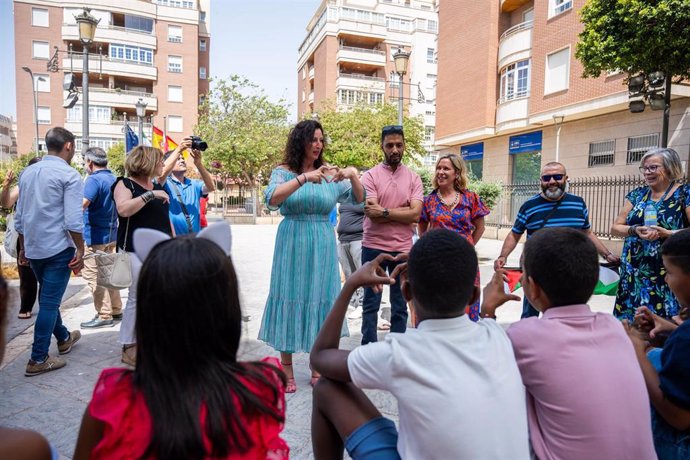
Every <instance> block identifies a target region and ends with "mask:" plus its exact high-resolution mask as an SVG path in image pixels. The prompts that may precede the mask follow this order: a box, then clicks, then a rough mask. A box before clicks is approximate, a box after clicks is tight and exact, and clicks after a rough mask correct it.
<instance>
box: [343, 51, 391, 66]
mask: <svg viewBox="0 0 690 460" xmlns="http://www.w3.org/2000/svg"><path fill="white" fill-rule="evenodd" d="M335 59H336V63H338V64H340V63H341V62H342V61H346V62H354V63H357V64H366V65H373V66H381V67H383V66H385V65H386V53H385V51H381V50H374V49H369V48H357V47H354V46H341V47H340V49H338V53H337V54H336V58H335Z"/></svg>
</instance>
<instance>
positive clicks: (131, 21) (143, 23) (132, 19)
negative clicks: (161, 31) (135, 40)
mask: <svg viewBox="0 0 690 460" xmlns="http://www.w3.org/2000/svg"><path fill="white" fill-rule="evenodd" d="M125 29H131V30H136V31H139V32H146V33H148V34H150V33H153V19H149V18H143V17H141V16H132V15H129V14H125Z"/></svg>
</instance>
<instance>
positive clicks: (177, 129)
mask: <svg viewBox="0 0 690 460" xmlns="http://www.w3.org/2000/svg"><path fill="white" fill-rule="evenodd" d="M168 131H170V132H171V133H181V132H182V117H180V116H177V115H169V116H168Z"/></svg>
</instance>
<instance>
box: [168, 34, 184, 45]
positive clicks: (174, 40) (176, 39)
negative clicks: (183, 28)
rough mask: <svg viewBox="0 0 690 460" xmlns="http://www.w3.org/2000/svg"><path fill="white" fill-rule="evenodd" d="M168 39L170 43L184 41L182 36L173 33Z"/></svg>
mask: <svg viewBox="0 0 690 460" xmlns="http://www.w3.org/2000/svg"><path fill="white" fill-rule="evenodd" d="M168 41H169V42H170V43H182V37H176V36H174V35H173V36H171V37H168Z"/></svg>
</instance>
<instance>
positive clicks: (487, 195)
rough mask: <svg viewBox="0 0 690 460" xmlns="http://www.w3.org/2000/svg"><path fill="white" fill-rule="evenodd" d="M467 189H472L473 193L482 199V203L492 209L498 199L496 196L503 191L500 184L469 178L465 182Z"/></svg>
mask: <svg viewBox="0 0 690 460" xmlns="http://www.w3.org/2000/svg"><path fill="white" fill-rule="evenodd" d="M467 189H468V190H472V191H473V192H474V193H476V194H477V195H479V198H481V199H482V203H484V205H486V207H487V208H489V209H493V207H494V206H495V205H496V202H497V201H498V198H499V197H500V196H501V193H502V192H503V187H501V184H493V183H490V182H482V181H480V180H476V179H475V180H470V183H469V184H467Z"/></svg>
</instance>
